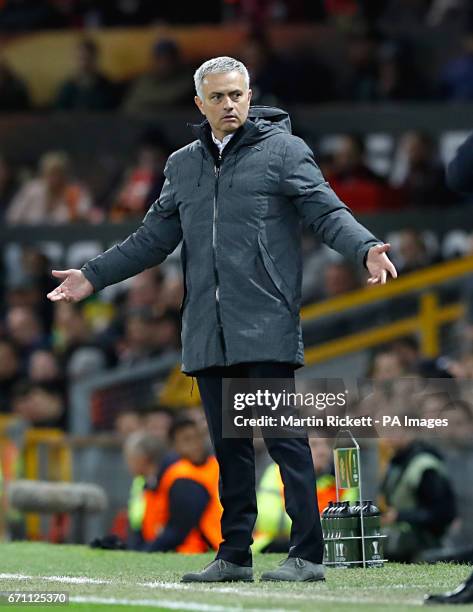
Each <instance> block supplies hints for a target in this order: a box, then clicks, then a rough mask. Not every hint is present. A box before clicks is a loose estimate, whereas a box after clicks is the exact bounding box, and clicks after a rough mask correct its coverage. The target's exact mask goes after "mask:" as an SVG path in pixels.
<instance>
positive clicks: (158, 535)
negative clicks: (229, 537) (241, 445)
mask: <svg viewBox="0 0 473 612" xmlns="http://www.w3.org/2000/svg"><path fill="white" fill-rule="evenodd" d="M169 438H170V441H171V443H172V445H173V447H174V449H175V451H176V453H177V455H178V457H179V458H178V459H177V461H175V462H174V463H173V464H172V465H170V466H169V467H167V468H166V469H165V470H164V472H163V473H162V475H161V477H160V479H159V483H158V486H157V487H156V488H155V490H148V491H147V492H146V510H145V513H144V517H143V525H142V535H143V545H142V546H141V549H144V550H147V551H148V552H156V551H161V552H164V551H168V550H175V551H177V552H182V553H203V552H207V551H208V550H212V549H213V550H217V549H218V547H219V544H220V542H221V541H222V534H221V530H220V520H221V517H222V506H221V504H220V500H219V497H218V464H217V461H216V459H215V457H214V456H212V455H209V454H208V452H207V449H206V446H205V439H204V436H203V435H202V432H201V431H200V429H199V426H198V425H197V423H196V422H194V421H192V420H191V419H188V418H182V417H181V418H180V419H177V420H176V421H175V423H174V424H173V425H172V427H171V430H170V433H169Z"/></svg>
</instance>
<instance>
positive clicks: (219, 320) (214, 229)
mask: <svg viewBox="0 0 473 612" xmlns="http://www.w3.org/2000/svg"><path fill="white" fill-rule="evenodd" d="M221 162H222V155H221V154H219V156H218V159H217V161H216V163H215V168H214V169H215V191H214V214H213V225H212V249H213V262H214V278H215V306H216V311H217V326H218V333H219V336H220V342H221V344H222V352H223V359H224V361H225V365H227V364H228V362H227V346H226V343H225V336H224V333H223V325H222V316H221V313H220V284H219V277H218V267H217V219H218V207H217V197H218V180H219V178H220V164H221Z"/></svg>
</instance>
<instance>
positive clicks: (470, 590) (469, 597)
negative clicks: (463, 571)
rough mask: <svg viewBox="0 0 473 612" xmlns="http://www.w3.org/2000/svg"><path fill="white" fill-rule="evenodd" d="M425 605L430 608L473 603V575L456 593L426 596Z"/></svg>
mask: <svg viewBox="0 0 473 612" xmlns="http://www.w3.org/2000/svg"><path fill="white" fill-rule="evenodd" d="M424 603H425V604H426V605H428V606H430V605H439V604H440V605H441V604H446V605H451V604H469V603H473V574H471V576H470V577H469V578H468V579H467V580H466V581H465V582H462V584H460V586H458V587H457V588H456V589H455V590H454V591H449V592H447V593H440V594H439V595H426V596H425V600H424Z"/></svg>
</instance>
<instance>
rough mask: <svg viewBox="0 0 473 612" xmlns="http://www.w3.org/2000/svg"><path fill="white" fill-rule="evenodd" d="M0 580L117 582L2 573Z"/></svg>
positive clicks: (73, 582)
mask: <svg viewBox="0 0 473 612" xmlns="http://www.w3.org/2000/svg"><path fill="white" fill-rule="evenodd" d="M0 580H45V581H47V582H64V583H65V584H116V583H115V582H114V581H113V580H101V579H99V578H89V577H88V576H26V575H25V574H0Z"/></svg>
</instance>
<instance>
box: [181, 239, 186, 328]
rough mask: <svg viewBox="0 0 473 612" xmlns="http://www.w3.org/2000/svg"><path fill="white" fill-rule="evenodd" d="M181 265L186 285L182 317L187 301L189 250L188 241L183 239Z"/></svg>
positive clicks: (183, 280)
mask: <svg viewBox="0 0 473 612" xmlns="http://www.w3.org/2000/svg"><path fill="white" fill-rule="evenodd" d="M181 266H182V282H183V286H184V295H183V296H182V302H181V307H180V309H179V313H180V315H181V317H182V314H183V312H184V308H185V307H186V303H187V274H186V272H187V251H186V243H185V242H184V241H183V242H182V246H181Z"/></svg>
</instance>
